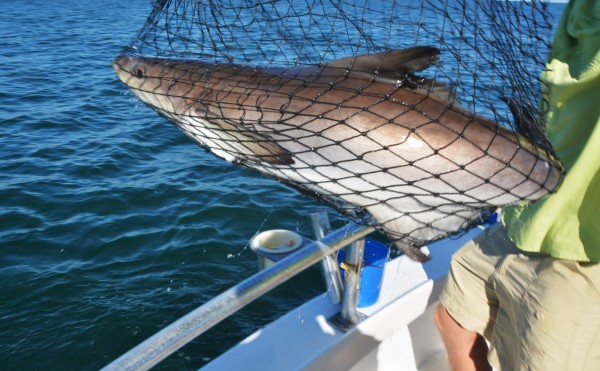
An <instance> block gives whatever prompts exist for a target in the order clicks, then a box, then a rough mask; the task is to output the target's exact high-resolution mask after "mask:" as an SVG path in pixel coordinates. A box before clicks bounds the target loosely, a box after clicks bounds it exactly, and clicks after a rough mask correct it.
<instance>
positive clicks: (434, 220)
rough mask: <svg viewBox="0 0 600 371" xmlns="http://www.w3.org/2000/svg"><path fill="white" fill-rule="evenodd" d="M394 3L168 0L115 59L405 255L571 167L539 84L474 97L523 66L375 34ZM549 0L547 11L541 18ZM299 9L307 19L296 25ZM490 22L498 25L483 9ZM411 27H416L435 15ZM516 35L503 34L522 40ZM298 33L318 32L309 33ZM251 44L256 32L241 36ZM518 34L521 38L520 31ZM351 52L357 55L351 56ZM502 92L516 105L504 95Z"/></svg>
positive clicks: (264, 168) (206, 136)
mask: <svg viewBox="0 0 600 371" xmlns="http://www.w3.org/2000/svg"><path fill="white" fill-rule="evenodd" d="M397 3H398V2H373V3H371V2H368V3H361V4H358V5H360V6H358V5H357V3H356V2H352V4H353V6H351V7H350V6H348V3H346V2H342V1H340V2H331V3H329V2H327V4H329V5H330V7H324V6H323V4H322V3H320V5H316V4H312V3H311V4H304V3H303V4H302V5H297V4H298V3H297V2H289V3H288V2H277V1H276V2H268V3H251V2H244V1H241V2H239V3H237V4H225V5H224V3H212V2H208V3H204V2H198V3H196V2H193V3H190V2H186V1H179V2H169V1H163V2H158V3H157V4H156V6H155V9H154V12H153V14H152V16H151V17H150V18H149V22H148V24H147V25H146V27H145V28H144V29H143V30H142V32H141V34H140V36H139V37H138V41H137V43H138V45H137V46H135V47H134V48H130V49H129V51H128V52H126V53H124V54H122V55H121V56H119V57H117V58H116V59H115V61H114V63H113V67H114V69H115V71H116V72H117V74H118V76H119V78H120V79H121V81H123V82H124V83H125V84H126V85H127V86H128V87H129V88H130V89H131V90H132V91H133V92H134V93H135V94H136V95H137V96H138V97H139V98H140V99H141V100H142V101H143V102H145V103H146V104H148V105H149V106H151V107H152V108H153V109H155V110H156V111H157V112H158V113H160V114H161V115H162V116H164V117H166V118H167V119H169V120H170V121H171V122H173V123H175V124H176V125H177V126H178V127H179V128H180V129H181V130H183V132H184V133H186V134H187V135H188V136H189V137H190V138H192V139H193V140H194V141H196V142H197V143H198V144H200V145H202V146H203V147H205V148H207V149H209V150H210V151H211V152H212V153H214V154H215V155H217V156H219V157H222V158H224V159H226V160H228V161H231V162H235V163H239V164H241V165H243V166H246V167H248V168H251V169H254V170H256V171H259V172H261V173H263V174H266V175H269V176H272V177H275V178H277V179H279V180H281V181H283V182H286V183H288V184H290V185H293V186H295V187H298V188H300V189H302V190H304V191H306V192H308V193H309V194H312V195H314V196H316V197H318V198H320V199H323V200H325V201H327V202H329V203H331V204H332V205H333V206H335V207H336V208H338V209H339V210H341V211H342V212H344V213H345V214H347V215H349V216H351V217H353V218H354V219H356V220H359V221H361V222H364V223H370V224H373V225H375V226H377V227H378V228H379V229H380V230H381V231H382V232H383V233H384V234H386V235H387V236H388V237H389V238H390V239H391V240H393V241H394V242H395V243H396V245H397V246H398V247H399V248H400V249H402V250H403V251H405V252H406V253H407V254H408V255H410V256H411V257H413V258H417V259H419V260H424V259H425V256H424V255H423V254H422V253H420V251H419V250H418V248H419V247H420V246H422V245H424V244H426V243H428V242H431V241H434V240H437V239H440V238H443V237H445V236H447V235H449V234H451V233H454V232H457V231H459V230H461V229H464V228H467V227H469V226H470V225H471V224H473V223H474V222H476V221H477V220H478V218H479V215H480V213H481V211H482V210H486V209H493V208H497V207H501V206H504V205H508V204H513V203H516V202H521V201H533V200H536V199H538V198H540V197H543V196H544V195H546V194H547V193H549V192H552V191H553V190H555V189H556V188H557V187H558V186H559V184H560V180H561V178H562V167H561V165H560V162H559V161H558V159H557V158H556V157H555V156H554V155H553V153H552V149H551V147H550V145H549V143H548V141H547V140H546V139H545V136H544V135H543V131H542V127H541V123H540V122H538V121H537V117H538V113H537V112H536V110H535V109H532V108H531V107H535V105H534V104H532V103H531V98H535V99H539V91H536V90H535V89H532V90H531V91H529V94H532V96H531V97H530V99H528V100H523V98H524V96H525V95H524V94H525V93H524V88H523V87H522V86H523V84H516V83H515V84H507V83H506V82H505V81H504V80H503V84H504V85H503V88H502V89H500V90H499V91H498V92H497V95H496V96H493V95H492V94H490V93H489V92H488V93H487V94H485V93H481V95H486V96H487V99H488V100H490V99H494V98H495V99H494V102H493V103H492V104H489V103H488V104H486V100H485V99H483V100H482V99H481V97H474V96H473V95H477V94H473V92H474V93H477V91H481V92H483V91H484V90H483V89H482V88H481V84H482V82H484V83H486V84H491V83H493V78H497V77H496V75H499V76H502V73H506V74H509V73H511V68H512V69H514V68H515V67H514V65H513V64H511V63H502V59H501V58H499V57H493V61H492V62H493V63H492V64H491V65H490V66H488V67H489V69H491V70H492V71H479V70H478V66H476V65H475V66H470V67H469V65H468V63H467V62H468V61H467V62H466V61H464V60H463V59H469V57H468V56H469V55H471V54H472V53H474V52H475V51H477V50H473V48H470V49H467V48H465V50H464V51H462V52H461V53H464V54H465V57H464V58H463V57H462V56H461V55H462V54H458V55H457V54H454V53H456V52H457V51H456V48H454V49H450V48H449V47H448V46H447V45H446V44H444V43H440V40H441V39H440V38H443V36H444V35H443V34H438V39H435V38H431V37H430V38H423V39H424V41H427V42H428V43H427V44H425V45H418V44H417V42H418V41H419V40H418V39H419V38H418V37H416V40H408V41H409V44H410V43H411V42H412V43H414V44H417V45H413V46H407V47H395V46H396V45H393V44H392V43H390V42H389V40H388V42H385V43H383V46H382V47H376V45H375V44H374V43H373V42H372V40H373V39H375V38H376V36H377V35H371V34H369V33H368V28H369V27H367V26H373V25H371V24H370V23H366V21H365V18H364V14H365V13H368V12H369V11H374V10H373V8H374V9H375V11H376V14H379V13H377V11H379V10H378V9H379V7H386V6H389V7H391V8H394V9H396V8H397V6H398V4H397ZM440 3H441V2H440ZM480 3H481V2H468V1H466V2H464V3H463V5H465V7H464V8H463V9H462V13H461V14H463V17H465V18H468V14H467V13H465V10H466V9H467V8H466V6H467V5H469V4H470V6H473V7H475V9H480V8H477V7H479V6H480V5H479V4H480ZM497 4H498V2H491V3H490V4H488V5H489V6H491V7H492V6H493V7H495V8H490V9H495V10H496V11H497V12H499V11H502V10H503V9H504V8H501V9H500V10H498V9H496V8H497V7H502V6H506V4H502V5H497ZM407 6H408V5H407ZM528 6H529V7H531V6H532V5H528ZM413 7H414V5H413ZM428 7H431V9H428ZM291 9H292V10H294V12H293V13H290V10H291ZM415 9H420V10H421V12H423V11H425V10H429V11H431V12H433V14H438V13H436V12H435V10H436V9H438V8H437V5H435V6H434V5H431V4H429V2H423V3H422V4H421V5H420V8H418V7H417V8H415ZM527 9H530V8H527ZM544 9H545V8H543V7H542V8H540V10H539V12H541V13H542V16H544V13H543V12H544V11H545V10H544ZM300 10H303V11H302V12H301V11H300ZM304 10H306V11H307V12H304ZM357 10H360V11H362V14H363V15H362V17H363V18H360V19H362V22H363V23H362V26H361V27H359V28H360V29H359V31H358V34H357V35H358V36H357V37H358V38H359V39H358V40H354V39H353V38H352V36H353V35H354V34H353V32H354V31H353V32H350V31H347V30H348V28H352V27H356V22H353V21H352V20H353V19H355V18H356V14H354V13H349V12H350V11H352V12H356V11H357ZM438 10H439V9H438ZM284 11H285V14H287V15H288V16H287V18H288V22H287V25H286V26H285V27H284V26H282V24H281V19H282V16H281V14H282V12H284ZM318 11H321V12H322V13H319V12H318ZM328 12H329V13H328ZM290 14H292V15H293V17H290ZM332 14H333V15H334V18H335V19H336V20H338V19H339V17H342V18H343V19H345V21H343V22H338V23H337V24H334V25H333V26H332V25H331V24H330V23H328V24H329V25H330V28H329V29H328V28H325V29H326V30H327V29H328V30H329V32H330V34H324V33H323V32H324V31H323V30H322V25H321V26H314V27H316V28H318V29H320V30H321V36H324V37H323V38H324V39H325V40H328V41H327V42H325V43H324V42H323V40H320V41H318V42H317V41H314V42H313V43H312V44H311V45H312V47H311V48H309V47H307V46H306V44H310V43H309V41H310V40H311V37H312V36H310V35H306V32H308V28H310V26H311V24H312V23H311V22H314V21H315V20H316V19H317V18H318V19H319V20H320V21H321V22H324V21H326V20H330V21H331V19H332V18H331V17H332ZM353 14H354V15H353ZM485 14H488V19H487V21H489V18H490V17H492V16H493V14H494V13H493V12H492V11H490V10H489V9H486V12H483V11H482V12H481V15H485ZM490 14H491V15H492V16H490ZM507 14H508V15H510V14H509V13H507ZM317 15H320V18H319V17H317ZM439 15H440V16H441V17H442V19H445V18H446V17H450V12H449V10H448V8H445V10H444V11H443V12H441V13H439ZM359 16H360V13H359ZM539 16H540V15H539V14H537V13H535V15H534V17H539ZM228 17H229V18H228ZM353 17H354V18H353ZM521 17H525V15H522V16H521ZM284 18H285V17H284ZM290 18H291V19H292V20H295V21H297V22H298V24H299V25H305V27H304V29H301V30H299V31H298V30H294V29H293V27H292V23H293V22H291V21H290ZM492 18H493V17H492ZM542 19H543V17H542ZM226 20H229V22H228V23H223V22H225V21H226ZM477 21H478V22H481V24H484V25H485V24H486V20H485V19H484V20H483V21H481V20H477ZM432 22H433V21H432ZM463 22H464V19H463ZM256 24H260V28H259V31H260V32H259V31H256V30H255V29H254V27H255V26H256ZM432 24H433V23H432ZM438 24H441V25H444V23H440V22H438ZM375 25H376V26H378V27H385V26H386V23H383V24H379V23H376V24H375ZM387 25H388V26H389V30H393V29H394V26H393V25H391V24H389V23H388V24H387ZM242 26H245V27H246V28H247V29H246V31H247V32H246V33H239V34H238V35H237V37H236V35H235V33H234V32H232V30H234V31H235V30H236V29H237V27H242ZM282 27H284V28H283V29H282ZM406 27H408V26H406ZM338 28H339V29H342V30H343V32H345V38H342V37H341V36H340V35H339V34H338ZM408 28H409V29H413V28H414V29H416V30H417V31H418V30H424V29H426V25H425V24H424V23H422V24H420V25H419V24H415V25H412V27H408ZM463 28H464V27H463ZM282 30H283V31H285V32H283V31H282ZM545 30H546V31H547V29H545ZM286 32H287V33H286ZM377 32H381V30H378V31H377ZM491 32H496V31H494V30H491ZM529 32H531V30H529ZM513 33H514V30H513V32H511V33H508V32H507V33H506V34H502V35H503V36H504V38H509V39H510V38H511V37H514V36H513V35H512V34H513ZM257 34H258V35H259V36H256V35H257ZM417 34H418V32H417ZM149 35H151V36H152V37H150V36H149ZM299 35H300V36H302V37H304V38H305V40H304V42H303V43H302V44H298V40H297V38H298V37H300V36H299ZM328 35H329V36H328ZM287 36H289V40H286V37H287ZM253 37H258V38H259V39H257V40H252V38H253ZM461 37H463V38H464V40H463V39H459V41H456V44H457V45H459V46H460V45H463V46H464V45H472V44H473V43H475V44H476V42H477V40H478V37H480V38H481V39H483V40H487V39H486V38H485V37H484V36H478V35H477V34H476V33H474V34H471V35H464V34H463V35H462V36H461ZM530 37H531V36H527V38H530ZM240 39H241V40H240ZM266 39H268V40H269V42H271V43H272V44H274V45H276V47H275V48H274V50H273V51H272V52H266V51H263V48H264V49H265V50H267V49H269V48H273V45H263V44H264V43H265V40H266ZM342 39H344V42H342ZM363 39H364V41H365V43H367V44H368V42H367V41H369V42H371V43H373V45H372V46H370V47H368V48H365V49H364V51H365V53H360V52H361V51H363V48H361V47H356V44H354V43H356V42H357V41H358V45H360V40H363ZM150 40H152V41H150ZM215 40H216V41H215ZM540 40H541V38H540ZM480 41H481V40H480ZM493 41H494V42H495V43H498V41H497V39H494V40H493ZM253 42H258V45H259V46H258V47H257V46H256V45H255V44H254V43H253ZM152 43H154V47H152V48H149V45H152ZM244 43H247V45H250V46H249V47H248V48H243V47H242V46H243V45H244ZM488 43H489V40H488ZM323 44H324V46H323ZM236 45H239V46H240V48H239V49H238V48H235V47H234V46H236ZM336 45H337V46H336ZM506 45H512V44H511V42H510V40H509V42H507V43H506ZM399 46H404V45H399ZM257 48H258V50H260V51H262V52H263V60H262V63H259V61H257V60H254V59H256V58H258V57H260V53H256V50H257ZM148 49H151V51H152V52H151V53H148ZM308 49H312V50H308ZM376 49H383V50H376ZM290 50H292V51H294V50H295V54H294V53H291V52H290ZM348 50H351V51H352V52H351V54H350V55H343V53H348ZM489 50H492V51H493V50H494V48H491V49H488V50H487V52H488V53H489ZM309 51H310V52H309ZM444 51H446V52H448V53H449V54H452V55H454V57H455V58H458V59H459V60H460V62H456V61H454V64H455V65H458V67H452V68H447V69H444V68H442V67H441V66H443V63H444V60H443V52H444ZM277 52H280V53H285V55H284V56H280V57H278V56H276V55H275V53H277ZM478 52H479V53H484V51H478ZM506 53H510V50H507V51H506ZM529 53H531V51H529ZM313 54H314V55H313ZM249 55H253V57H252V59H253V60H252V61H249V60H247V59H248V58H249ZM293 55H295V58H291V56H293ZM302 56H304V57H305V59H306V61H304V62H302V61H301V59H300V57H302ZM311 56H312V57H311ZM337 56H339V58H332V57H337ZM510 57H511V56H510V55H509V56H508V60H510ZM513 57H514V56H513ZM311 58H312V60H311ZM329 58H331V59H329ZM481 58H484V57H481ZM486 58H490V57H489V56H487V57H486ZM289 59H293V60H294V62H293V63H290V62H289ZM315 59H316V60H317V61H318V62H314V60H315ZM286 60H287V62H286ZM478 60H479V59H478V58H474V61H478ZM484 60H487V59H484ZM238 61H239V63H238ZM449 63H452V62H449ZM474 63H475V62H474ZM519 63H522V61H519ZM463 65H464V66H463ZM534 65H535V63H534ZM523 68H525V67H523ZM529 68H532V69H534V68H533V67H531V66H530V67H529ZM453 69H454V70H456V71H458V72H459V74H462V75H461V79H460V80H457V79H447V78H444V77H445V76H446V74H447V72H448V71H452V70H453ZM431 70H433V72H432V71H431ZM467 71H471V75H469V76H468V78H467V77H465V76H464V75H465V74H466V72H467ZM481 75H483V76H484V77H486V78H483V77H478V76H481ZM514 75H517V76H518V73H516V72H515V73H514ZM505 77H508V75H507V76H505ZM463 80H464V81H467V83H465V84H462V81H463ZM535 81H536V82H537V79H536V80H535ZM469 84H471V85H473V86H474V87H473V88H472V89H473V90H472V94H471V95H468V94H467V92H468V90H467V89H466V88H465V86H464V85H467V86H468V85H469ZM507 87H510V89H508V88H507ZM478 89H479V90H478ZM489 90H493V89H489ZM526 91H527V90H525V92H526ZM465 102H466V103H465ZM480 102H483V104H482V103H480ZM500 105H501V106H502V107H504V108H503V111H500V110H497V109H495V107H496V106H500ZM490 107H491V109H490ZM508 112H512V116H513V117H512V120H510V118H511V117H510V115H511V114H510V113H508ZM485 113H488V115H489V116H492V117H490V118H488V117H486V115H485ZM502 121H505V122H504V123H502ZM513 123H514V124H513ZM519 129H520V130H519Z"/></svg>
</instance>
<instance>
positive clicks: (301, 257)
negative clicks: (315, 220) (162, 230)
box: [104, 223, 374, 371]
mask: <svg viewBox="0 0 600 371" xmlns="http://www.w3.org/2000/svg"><path fill="white" fill-rule="evenodd" d="M373 230H374V229H373V227H369V226H362V225H358V224H356V223H350V224H348V225H346V226H345V227H343V228H340V229H338V230H336V231H335V232H333V233H330V234H329V235H327V236H326V237H325V238H323V239H321V240H320V241H318V242H310V243H309V244H308V245H307V246H305V247H303V248H301V249H300V250H298V251H297V252H295V253H293V254H292V255H290V256H288V257H287V258H285V259H283V260H281V261H279V262H278V263H276V264H274V265H272V266H271V267H269V268H267V269H265V270H263V271H260V272H258V273H257V274H255V275H253V276H251V277H250V278H248V279H246V280H244V281H242V282H240V283H239V284H237V285H236V286H234V287H232V288H230V289H229V290H227V291H225V292H223V293H222V294H220V295H219V296H217V297H215V298H213V299H211V300H210V301H208V302H207V303H205V304H204V305H202V306H200V307H198V308H196V309H194V310H193V311H192V312H190V313H188V314H186V315H185V316H183V317H181V318H180V319H178V320H177V321H175V322H173V323H172V324H170V325H169V326H167V327H165V328H164V329H162V330H160V331H159V332H157V333H156V334H154V335H153V336H151V337H150V338H148V339H146V340H145V341H144V342H142V343H141V344H139V345H138V346H136V347H135V348H133V349H131V350H130V351H129V352H127V353H125V354H124V355H122V356H121V357H119V358H118V359H116V360H115V361H113V362H112V363H110V364H109V365H107V366H106V367H105V368H104V370H119V371H121V370H148V369H149V368H151V367H153V366H154V365H156V364H157V363H158V362H160V361H162V360H163V359H165V358H166V357H168V356H169V355H170V354H172V353H174V352H175V351H177V349H179V348H181V347H182V346H184V345H185V344H187V343H188V342H190V341H191V340H193V339H194V338H196V337H197V336H198V335H200V334H202V333H204V332H206V331H207V330H208V329H210V328H212V327H213V326H214V325H216V324H217V323H219V322H221V321H222V320H223V319H225V318H227V317H228V316H230V315H231V314H233V313H235V312H236V311H238V310H239V309H241V308H243V307H244V306H246V305H247V304H249V303H250V302H252V301H253V300H255V299H256V298H258V297H260V296H261V295H263V294H265V293H267V292H268V291H269V290H271V289H273V288H275V287H277V286H278V285H280V284H282V283H283V282H285V281H287V280H288V279H290V278H292V277H293V276H295V275H296V274H298V273H300V272H302V271H303V270H305V269H306V268H308V267H310V266H311V265H313V264H315V263H316V262H318V261H319V260H321V259H323V257H325V256H327V255H329V254H331V253H332V252H334V251H336V250H339V249H340V248H342V247H343V246H346V245H348V244H349V243H351V242H352V241H355V240H357V239H361V238H363V237H364V236H366V235H367V234H369V233H371V232H373Z"/></svg>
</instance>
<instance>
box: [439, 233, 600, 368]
mask: <svg viewBox="0 0 600 371" xmlns="http://www.w3.org/2000/svg"><path fill="white" fill-rule="evenodd" d="M599 233H600V232H599ZM599 289H600V264H592V263H578V262H572V261H566V260H558V259H554V258H551V257H549V256H548V255H547V254H541V253H527V252H523V251H521V250H519V249H518V248H517V247H516V246H515V245H514V244H513V243H512V242H511V241H510V240H509V238H508V235H507V233H506V230H505V228H504V227H503V226H502V225H501V223H498V224H496V225H494V226H493V227H492V228H490V229H488V230H487V231H486V232H484V233H483V234H482V235H480V236H479V237H478V238H476V239H475V240H473V241H470V242H469V243H467V244H466V245H465V246H464V247H463V248H461V249H460V250H459V251H457V252H456V254H454V256H453V258H452V263H451V268H450V273H449V274H448V281H447V283H446V287H445V288H444V290H443V291H442V295H441V298H440V301H441V303H442V305H443V306H444V307H446V309H447V310H448V313H450V315H451V316H452V318H454V319H455V320H456V321H457V322H458V323H460V324H461V326H462V327H464V328H466V329H468V330H471V331H475V332H477V333H479V334H481V335H483V336H484V337H485V338H486V339H487V340H488V341H489V342H490V352H489V353H488V361H489V362H490V364H491V365H492V366H493V367H494V368H495V369H498V370H561V371H562V370H600V291H599Z"/></svg>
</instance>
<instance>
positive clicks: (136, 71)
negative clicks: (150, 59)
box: [133, 67, 144, 78]
mask: <svg viewBox="0 0 600 371" xmlns="http://www.w3.org/2000/svg"><path fill="white" fill-rule="evenodd" d="M133 74H134V75H135V76H137V77H139V78H142V77H144V69H143V68H141V67H137V68H136V69H134V70H133Z"/></svg>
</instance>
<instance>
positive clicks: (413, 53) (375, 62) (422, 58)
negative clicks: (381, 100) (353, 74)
mask: <svg viewBox="0 0 600 371" xmlns="http://www.w3.org/2000/svg"><path fill="white" fill-rule="evenodd" d="M439 55H440V50H439V49H437V48H434V47H431V46H415V47H412V48H408V49H396V50H388V51H385V52H381V53H376V54H362V55H357V56H354V57H347V58H342V59H338V60H335V61H333V62H329V63H328V64H327V65H326V67H332V68H345V69H349V70H352V71H359V72H367V73H369V74H373V75H381V76H388V77H393V76H405V75H409V74H413V73H415V72H418V71H422V70H424V69H426V68H427V67H429V66H431V65H433V64H435V63H436V62H437V60H438V58H439Z"/></svg>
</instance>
